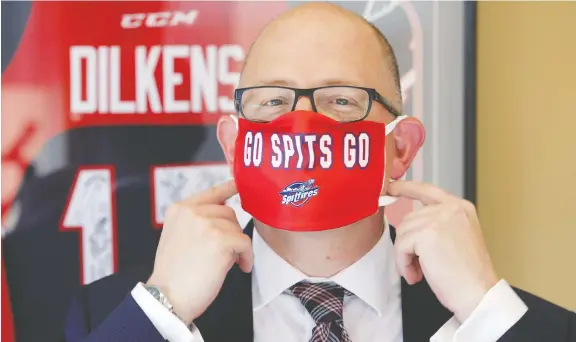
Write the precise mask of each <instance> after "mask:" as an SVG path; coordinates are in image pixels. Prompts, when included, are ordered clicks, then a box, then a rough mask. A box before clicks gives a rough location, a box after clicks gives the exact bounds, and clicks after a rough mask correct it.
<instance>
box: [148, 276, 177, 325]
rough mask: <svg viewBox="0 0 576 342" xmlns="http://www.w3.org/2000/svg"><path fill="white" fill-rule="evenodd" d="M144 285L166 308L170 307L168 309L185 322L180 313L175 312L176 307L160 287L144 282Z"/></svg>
mask: <svg viewBox="0 0 576 342" xmlns="http://www.w3.org/2000/svg"><path fill="white" fill-rule="evenodd" d="M142 285H143V286H144V288H145V289H146V291H148V292H149V293H150V294H151V295H152V297H154V298H156V300H157V301H158V302H159V303H160V304H162V306H163V307H165V308H166V309H168V311H170V313H172V314H173V315H174V316H176V317H177V318H178V319H179V320H181V321H182V322H184V320H183V319H182V318H181V317H180V316H178V314H177V313H176V312H174V307H173V306H172V304H170V301H169V300H168V298H167V297H166V296H165V295H164V294H163V293H162V291H160V289H158V288H157V287H156V286H152V285H147V284H142Z"/></svg>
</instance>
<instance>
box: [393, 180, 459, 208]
mask: <svg viewBox="0 0 576 342" xmlns="http://www.w3.org/2000/svg"><path fill="white" fill-rule="evenodd" d="M388 194H389V195H390V196H394V197H406V198H410V199H413V200H417V201H420V202H422V203H423V204H425V205H429V204H438V203H445V202H449V201H452V200H455V199H458V198H457V197H455V196H454V195H451V194H449V193H448V192H446V191H444V190H442V189H440V188H438V187H436V186H434V185H432V184H428V183H420V182H412V181H405V180H398V181H395V182H392V183H390V184H389V185H388Z"/></svg>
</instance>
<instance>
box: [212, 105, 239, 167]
mask: <svg viewBox="0 0 576 342" xmlns="http://www.w3.org/2000/svg"><path fill="white" fill-rule="evenodd" d="M237 136H238V129H237V128H236V121H235V120H234V119H233V118H232V117H231V116H230V115H222V116H221V117H220V119H218V125H217V126H216V137H217V138H218V142H219V143H220V147H221V148H222V152H224V157H225V158H226V161H227V162H228V166H230V168H232V167H233V165H234V150H235V146H236V137H237Z"/></svg>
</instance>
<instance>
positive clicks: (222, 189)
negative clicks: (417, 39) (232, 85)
mask: <svg viewBox="0 0 576 342" xmlns="http://www.w3.org/2000/svg"><path fill="white" fill-rule="evenodd" d="M236 99H237V106H238V113H239V116H240V119H238V121H236V120H234V118H232V117H223V118H222V119H221V120H220V122H219V124H218V139H219V142H220V144H221V146H222V149H223V151H224V154H225V155H226V158H227V160H228V162H229V163H230V165H231V167H232V168H233V172H234V175H235V181H228V182H226V183H224V184H221V185H219V186H216V187H215V188H212V189H210V190H209V191H207V192H204V193H201V194H199V195H197V196H194V197H192V198H190V199H187V200H184V201H182V202H180V203H176V204H175V205H174V206H172V207H171V208H170V209H169V210H168V212H167V216H166V221H165V224H164V229H163V232H162V236H161V239H160V243H159V246H158V250H157V254H156V260H155V264H154V267H153V268H152V266H151V265H147V266H146V265H145V266H144V267H143V268H142V269H138V270H134V271H133V272H131V273H125V274H118V275H114V276H112V277H109V278H106V279H103V280H101V281H98V282H96V283H93V284H91V285H89V286H87V287H85V288H84V289H82V292H81V293H80V295H79V296H78V297H77V299H76V300H75V301H74V303H73V304H72V306H71V309H70V314H69V318H68V322H67V327H66V338H67V341H69V342H73V341H150V342H153V341H163V340H169V341H173V342H176V341H207V342H219V341H242V342H244V341H286V342H293V341H294V342H295V341H313V342H317V341H343V342H347V341H354V342H372V341H389V342H400V341H406V342H419V341H430V340H431V341H437V342H444V341H467V342H468V341H486V342H490V341H507V342H517V341H518V342H520V341H563V342H565V341H576V317H575V315H574V314H572V313H569V312H568V311H567V310H564V309H562V308H560V307H557V306H555V305H553V304H550V303H547V302H545V301H544V300H542V299H539V298H536V297H534V296H532V295H530V294H527V293H525V292H522V291H520V290H514V289H512V288H511V287H510V286H509V285H508V284H507V283H506V282H505V281H504V280H502V279H500V278H498V276H497V275H496V273H495V271H494V268H493V267H492V265H491V261H490V258H489V256H488V252H487V250H486V247H485V245H484V242H483V240H482V234H481V228H480V223H479V222H478V217H477V215H476V213H475V209H474V207H473V205H472V204H470V203H469V202H466V201H464V200H462V199H459V198H456V197H455V196H452V195H450V194H447V193H446V192H444V191H442V190H440V189H438V188H436V187H434V186H431V185H426V184H418V183H413V182H405V181H396V182H390V179H398V178H400V177H401V176H402V175H403V174H404V173H405V172H406V170H407V169H408V167H409V166H410V163H411V161H412V159H413V158H414V156H415V155H416V153H417V151H418V149H419V148H420V147H421V145H422V143H423V141H424V129H423V127H422V125H421V124H420V123H419V122H418V121H417V120H416V119H414V118H405V117H403V116H402V115H401V114H400V112H399V110H397V108H400V107H401V98H400V91H399V82H398V71H397V67H396V63H395V58H394V55H393V52H392V49H391V48H390V46H389V45H388V44H387V42H386V40H385V39H384V38H383V37H382V36H380V35H379V34H378V32H376V30H375V29H374V28H373V27H372V26H371V25H369V24H368V23H366V22H365V21H364V20H363V19H362V18H360V17H358V16H356V15H354V14H352V13H350V12H347V11H345V10H343V9H341V8H339V7H337V6H334V5H329V4H306V5H303V6H300V7H297V8H296V9H295V10H292V11H290V12H287V13H285V14H283V15H281V16H280V17H279V18H277V19H276V20H275V21H274V22H272V23H271V24H270V25H269V26H267V27H266V28H265V30H264V31H263V32H262V33H261V35H260V37H259V38H258V39H257V41H256V42H255V43H254V45H253V46H252V49H251V52H250V55H249V57H248V59H247V61H246V63H245V67H244V70H243V73H242V77H241V80H240V89H238V90H237V91H236ZM385 125H386V129H385V130H386V132H387V138H388V139H385V143H386V144H384V133H380V132H379V131H378V130H379V129H380V128H382V132H383V131H384V126H385ZM269 127H273V128H274V129H273V130H272V132H271V131H270V130H269ZM342 127H346V128H345V130H348V129H349V130H351V131H354V132H356V130H358V134H357V135H354V134H356V133H354V134H352V135H348V133H342V131H341V129H342ZM257 129H261V130H262V132H263V134H264V136H266V137H269V138H270V139H268V140H270V141H271V145H267V144H268V143H267V142H266V141H268V140H266V139H263V140H262V139H261V140H258V139H259V138H258V134H257V133H254V132H256V130H257ZM267 130H268V131H267ZM275 130H278V132H280V131H282V132H283V134H284V135H282V138H278V136H277V135H276V134H277V133H275ZM362 130H366V131H368V132H372V133H373V134H370V135H364V137H365V139H364V140H362V133H359V132H360V131H362ZM302 132H305V133H306V134H303V133H302ZM322 132H328V133H327V134H322ZM292 133H293V134H292ZM312 133H314V134H312ZM316 133H318V134H316ZM340 133H342V134H341V135H340V136H339V138H338V139H337V138H335V137H336V136H337V135H339V134H340ZM388 133H389V134H388ZM267 134H268V135H267ZM289 134H292V136H291V137H289V138H286V136H289ZM312 135H314V138H310V139H308V136H312ZM296 136H298V137H299V138H296ZM260 137H261V136H260ZM316 137H318V140H319V142H320V145H319V146H317V147H311V146H312V143H311V142H314V141H316V140H314V139H316ZM332 137H334V139H332ZM350 137H352V138H350ZM354 137H358V140H354V141H353V143H354V144H355V145H354V144H352V142H351V140H350V141H348V140H347V139H348V138H350V139H354ZM275 138H277V139H278V140H277V142H278V144H277V145H274V144H275V142H274V139H275ZM324 138H326V139H324ZM379 138H380V139H381V140H378V139H379ZM298 139H304V140H305V141H306V142H310V144H309V145H306V144H304V143H302V141H301V140H298ZM323 139H324V140H323ZM369 139H372V140H369ZM296 141H298V142H300V143H302V145H301V146H300V145H297V146H296ZM363 141H364V143H363ZM323 142H324V145H322V143H323ZM340 142H342V143H341V145H339V144H340ZM368 142H370V144H368ZM378 142H380V143H381V144H378ZM282 143H283V144H282ZM363 144H364V145H363ZM307 146H309V147H310V149H309V150H307ZM361 146H362V147H361ZM384 146H385V149H386V150H385V152H384ZM364 148H366V150H364ZM342 150H345V151H346V152H345V153H344V156H343V157H342V161H343V163H344V164H345V165H346V168H342V169H338V166H336V165H335V161H336V159H337V158H339V157H338V153H337V152H342ZM368 150H369V151H370V153H369V154H367V152H366V151H368ZM261 151H264V152H261ZM296 151H297V152H296ZM303 151H308V153H309V154H308V156H307V157H304V159H302V160H300V159H298V162H297V165H298V166H297V167H292V166H291V165H292V164H290V158H289V157H290V156H294V155H296V153H298V154H302V153H304V152H303ZM373 151H377V152H373ZM332 152H334V153H332ZM267 153H270V156H268V154H267ZM314 153H316V156H319V161H318V163H319V164H318V165H319V166H316V168H313V167H312V168H311V169H310V170H305V171H302V170H303V169H305V168H306V166H305V165H307V163H310V165H313V163H314V161H315V159H314V158H315V157H314V156H315V154H314ZM383 155H385V156H386V157H385V160H384V159H383ZM332 158H334V160H332ZM238 159H243V160H238ZM294 160H295V159H293V160H292V161H294ZM363 160H364V161H365V163H364V164H362V161H363ZM333 162H334V164H333ZM355 163H359V164H360V167H358V168H356V167H355ZM254 166H259V168H258V167H254ZM331 168H333V169H331ZM322 169H323V170H322ZM262 170H265V171H262ZM258 172H260V173H258ZM290 172H296V173H298V172H299V173H298V175H303V174H304V173H305V172H309V173H310V174H313V175H317V176H318V177H317V178H314V179H307V180H305V179H302V180H301V181H300V182H293V183H290V184H285V185H286V187H285V188H284V189H281V191H279V190H277V189H275V190H274V191H269V190H267V188H269V187H272V186H276V183H275V181H276V180H277V179H278V178H282V179H283V178H286V179H289V178H290V177H289V173H290ZM329 172H332V173H331V175H333V176H331V177H333V178H334V179H339V178H338V177H341V175H358V177H355V178H350V177H348V178H346V177H347V176H346V177H344V178H342V180H344V181H343V182H340V183H334V182H333V179H332V178H327V177H326V174H329ZM348 172H349V173H348ZM383 174H384V175H386V177H385V179H384V186H383V188H382V189H380V188H378V187H377V186H373V184H379V185H382V175H383ZM270 175H272V176H270ZM378 177H379V180H378ZM371 179H376V181H379V182H380V183H378V182H374V183H372V181H371ZM331 182H332V183H331ZM366 184H368V185H370V186H365V185H366ZM237 189H238V190H237ZM255 189H256V190H257V191H256V190H255ZM359 189H361V191H360V190H359ZM237 191H238V192H239V193H240V196H241V197H242V202H243V206H244V208H245V209H247V210H248V211H249V212H251V214H253V216H254V218H255V219H254V227H252V225H250V226H249V227H247V228H246V229H245V231H244V232H243V230H242V227H240V225H239V224H238V222H237V220H236V217H235V214H234V212H233V211H232V209H230V208H229V207H226V206H224V205H222V203H224V202H225V200H226V199H228V198H230V197H231V196H233V195H234V194H235V193H236V192H237ZM338 191H340V193H346V194H349V195H350V196H352V198H353V199H354V200H350V199H347V198H346V197H345V198H343V199H342V200H340V199H339V196H338ZM353 191H355V192H356V193H352V192H353ZM381 191H382V193H387V194H388V195H390V196H396V197H399V196H402V197H408V198H411V199H414V200H419V201H421V202H422V203H423V204H424V205H425V207H424V208H423V209H420V210H416V211H414V212H413V213H411V214H409V215H408V216H407V217H406V218H405V220H404V221H403V222H402V224H401V225H400V226H398V227H396V228H393V227H389V226H388V225H387V222H386V220H385V217H384V209H382V208H380V209H378V208H377V207H376V210H372V202H370V201H366V205H365V206H366V207H370V208H369V210H364V204H363V203H364V200H365V198H368V197H370V199H373V198H374V199H376V200H377V199H378V196H379V195H380V192H381ZM323 192H324V193H325V192H329V193H330V194H333V196H323V194H324V193H323ZM358 193H360V195H358ZM279 194H280V196H279ZM354 196H355V197H354ZM374 196H376V197H374ZM279 197H281V198H282V205H281V204H279V200H278V201H277V202H278V203H276V202H274V201H276V198H279ZM271 202H274V203H271ZM359 202H360V203H361V205H359V204H358V203H359ZM384 202H386V198H384ZM319 203H320V204H322V203H330V205H331V206H332V207H329V206H327V205H318V204H319ZM375 206H376V205H375V203H374V207H375ZM310 208H312V209H310ZM369 211H370V214H366V213H367V212H369ZM374 212H376V213H374ZM296 213H297V214H296ZM318 213H322V215H319V214H318ZM353 217H359V219H355V220H352V219H351V218H353ZM337 222H340V223H343V222H347V223H346V224H341V225H339V226H338V225H336V223H337ZM278 228H281V229H278Z"/></svg>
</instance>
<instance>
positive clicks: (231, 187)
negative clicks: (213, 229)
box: [182, 179, 238, 205]
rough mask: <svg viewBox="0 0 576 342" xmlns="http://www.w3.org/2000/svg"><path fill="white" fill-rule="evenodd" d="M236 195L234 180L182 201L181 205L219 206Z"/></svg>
mask: <svg viewBox="0 0 576 342" xmlns="http://www.w3.org/2000/svg"><path fill="white" fill-rule="evenodd" d="M237 193H238V190H237V189H236V182H235V181H234V179H230V180H227V181H226V182H224V183H222V184H218V185H216V186H214V187H212V188H210V189H208V190H206V191H204V192H201V193H199V194H197V195H195V196H192V197H189V198H187V199H185V200H183V201H182V203H184V204H188V205H198V204H221V203H224V202H226V200H228V199H229V198H230V197H232V196H234V195H236V194H237Z"/></svg>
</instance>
